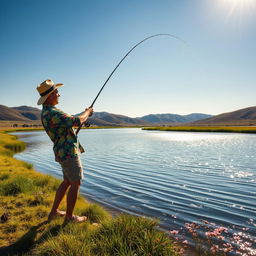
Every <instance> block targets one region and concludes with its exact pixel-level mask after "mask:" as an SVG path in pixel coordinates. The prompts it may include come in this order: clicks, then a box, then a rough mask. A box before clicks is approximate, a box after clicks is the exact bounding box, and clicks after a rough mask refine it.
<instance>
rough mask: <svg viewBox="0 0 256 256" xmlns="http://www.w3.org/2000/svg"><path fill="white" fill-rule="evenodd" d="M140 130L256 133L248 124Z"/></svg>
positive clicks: (147, 128) (255, 128)
mask: <svg viewBox="0 0 256 256" xmlns="http://www.w3.org/2000/svg"><path fill="white" fill-rule="evenodd" d="M142 130H158V131H184V132H238V133H256V127H249V126H167V127H144V128H142Z"/></svg>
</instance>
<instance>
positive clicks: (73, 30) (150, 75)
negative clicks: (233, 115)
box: [0, 0, 256, 117]
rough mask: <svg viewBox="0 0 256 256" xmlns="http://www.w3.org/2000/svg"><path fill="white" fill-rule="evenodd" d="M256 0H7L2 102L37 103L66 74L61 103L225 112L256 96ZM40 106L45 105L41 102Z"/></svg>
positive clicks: (0, 11)
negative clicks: (45, 86) (41, 90)
mask: <svg viewBox="0 0 256 256" xmlns="http://www.w3.org/2000/svg"><path fill="white" fill-rule="evenodd" d="M255 2H256V1H255V0H158V1H157V0H90V1H87V0H72V1H71V0H69V1H67V0H51V1H49V0H0V4H1V6H0V29H1V37H0V56H1V57H0V72H1V80H0V89H1V94H0V104H3V105H7V106H9V107H13V106H20V105H28V106H34V107H37V105H36V103H37V100H38V98H39V95H38V92H37V91H36V86H37V84H39V83H40V82H42V81H43V80H45V79H48V78H50V79H52V80H53V81H54V82H62V83H64V84H65V87H63V88H61V89H60V94H61V98H60V104H59V105H58V106H59V108H61V109H63V110H64V111H66V112H68V113H70V114H74V113H78V112H81V111H82V110H83V109H84V108H85V107H87V106H89V105H90V104H91V103H92V101H93V99H94V98H95V96H96V94H97V93H98V91H99V89H100V88H101V86H102V85H103V83H104V82H105V80H106V79H107V77H108V76H109V74H110V73H111V71H112V70H113V68H114V67H115V66H116V65H117V63H118V62H119V61H120V59H121V58H122V57H123V56H124V55H125V54H126V52H127V51H128V50H129V49H130V48H131V47H133V46H134V45H135V44H136V43H138V42H139V41H140V40H142V39H143V38H145V37H147V36H150V35H153V34H158V33H170V34H173V35H176V36H178V37H180V38H182V39H183V40H184V41H186V42H187V45H184V44H182V43H180V42H179V41H177V40H174V39H171V38H169V37H156V38H152V39H151V40H148V41H146V42H145V43H144V44H142V45H140V46H139V47H138V48H136V49H135V50H134V51H133V52H132V53H131V54H130V55H129V57H128V58H127V59H126V60H125V61H124V62H123V63H122V64H121V66H120V67H119V69H118V70H117V71H116V72H115V74H114V75H113V77H112V78H111V80H110V81H109V83H108V84H107V85H106V87H105V89H104V90H103V92H102V94H101V95H100V97H99V98H98V101H97V102H96V104H95V105H94V109H95V111H107V112H111V113H116V114H124V115H128V116H131V117H138V116H142V115H146V114H150V113H176V114H189V113H195V112H197V113H198V112H199V113H207V114H220V113H223V112H229V111H234V110H237V109H240V108H245V107H249V106H254V105H256V104H255V100H256V97H255V96H256V86H255V85H256V72H255V66H256V49H255V48H256V3H255ZM39 108H40V107H39Z"/></svg>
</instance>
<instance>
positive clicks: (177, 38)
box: [76, 34, 186, 135]
mask: <svg viewBox="0 0 256 256" xmlns="http://www.w3.org/2000/svg"><path fill="white" fill-rule="evenodd" d="M157 36H169V37H172V38H174V39H176V40H179V41H181V42H182V43H185V44H186V42H185V41H183V40H182V39H181V38H179V37H177V36H175V35H171V34H155V35H152V36H149V37H146V38H144V39H143V40H141V41H140V42H139V43H137V44H136V45H135V46H133V47H132V48H131V49H130V50H129V51H128V52H127V53H126V55H125V56H124V57H123V58H122V59H121V60H120V61H119V63H118V64H117V65H116V67H115V68H114V69H113V71H112V72H111V74H110V75H109V77H108V78H107V80H106V81H105V83H104V84H103V86H102V87H101V89H100V91H99V92H98V94H97V96H96V97H95V99H94V101H93V102H92V104H91V106H90V107H89V108H92V107H93V105H94V103H95V102H96V100H97V99H98V97H99V95H100V94H101V92H102V90H103V89H104V87H105V85H106V84H107V83H108V81H109V79H110V78H111V76H112V75H113V74H114V72H115V71H116V70H117V68H118V67H119V66H120V64H121V63H122V62H123V61H124V59H125V58H126V57H127V56H128V55H129V54H130V53H131V52H132V51H133V50H134V49H135V48H136V47H138V46H139V45H140V44H142V43H143V42H145V41H146V40H148V39H151V38H153V37H157ZM83 125H85V127H89V126H90V124H89V123H88V122H87V121H85V122H83V123H81V124H80V126H79V127H78V128H77V130H76V135H77V134H78V133H79V131H80V129H81V128H82V126H83Z"/></svg>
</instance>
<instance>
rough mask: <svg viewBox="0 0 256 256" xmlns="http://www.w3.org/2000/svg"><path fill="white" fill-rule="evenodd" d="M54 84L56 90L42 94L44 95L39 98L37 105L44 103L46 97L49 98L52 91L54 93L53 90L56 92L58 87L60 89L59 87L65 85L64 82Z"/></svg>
mask: <svg viewBox="0 0 256 256" xmlns="http://www.w3.org/2000/svg"><path fill="white" fill-rule="evenodd" d="M54 86H55V88H54V90H53V91H51V92H49V93H48V94H46V95H45V96H42V97H41V98H40V99H39V100H38V102H37V105H42V104H43V103H44V102H45V101H46V99H47V98H48V96H49V95H50V94H51V93H53V92H54V91H55V90H56V89H58V88H59V87H62V86H64V84H55V85H54Z"/></svg>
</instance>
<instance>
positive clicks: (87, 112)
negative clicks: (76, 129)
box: [78, 108, 93, 123]
mask: <svg viewBox="0 0 256 256" xmlns="http://www.w3.org/2000/svg"><path fill="white" fill-rule="evenodd" d="M92 114H93V108H87V109H85V111H84V112H83V113H82V114H81V115H80V116H78V117H79V119H80V122H81V123H84V122H85V121H86V120H87V119H88V117H89V116H91V115H92Z"/></svg>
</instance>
